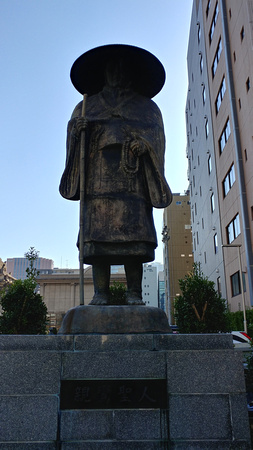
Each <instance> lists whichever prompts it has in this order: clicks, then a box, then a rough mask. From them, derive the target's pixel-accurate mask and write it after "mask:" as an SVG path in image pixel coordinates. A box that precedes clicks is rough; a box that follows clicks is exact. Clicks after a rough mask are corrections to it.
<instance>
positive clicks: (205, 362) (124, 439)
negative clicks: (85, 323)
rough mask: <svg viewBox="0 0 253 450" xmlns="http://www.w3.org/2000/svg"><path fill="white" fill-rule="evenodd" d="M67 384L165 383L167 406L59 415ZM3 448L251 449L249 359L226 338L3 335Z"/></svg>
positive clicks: (0, 398)
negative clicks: (246, 369)
mask: <svg viewBox="0 0 253 450" xmlns="http://www.w3.org/2000/svg"><path fill="white" fill-rule="evenodd" d="M66 380H69V382H70V384H71V383H73V380H78V381H82V382H85V380H89V382H90V381H92V380H93V381H98V382H99V381H101V380H111V383H112V384H113V380H117V383H118V381H119V380H122V381H123V380H125V381H126V380H128V381H131V383H135V382H136V384H137V381H139V382H140V381H141V380H142V382H145V380H148V381H150V380H162V381H163V380H166V384H165V383H164V382H163V383H162V381H161V383H162V384H163V385H164V384H165V388H166V386H167V393H166V401H165V404H166V407H165V408H164V407H162V408H158V407H156V408H151V407H150V406H148V407H142V408H136V406H135V407H131V405H129V404H127V407H125V406H126V403H122V406H120V407H117V408H115V409H110V408H106V409H102V408H100V409H99V408H97V407H96V408H94V409H92V408H85V407H83V406H82V408H81V409H72V407H70V408H69V409H61V404H62V400H63V399H62V398H61V396H62V395H63V394H61V385H62V384H63V381H66ZM84 384H85V383H84ZM84 394H85V391H84V392H83V395H84ZM150 397H152V395H151V396H150ZM86 400H87V402H88V401H89V400H88V398H86V399H85V397H84V398H83V402H84V403H82V405H84V404H85V401H86ZM125 400H126V398H125ZM87 405H88V404H87ZM124 405H125V406H124ZM89 406H90V405H89ZM0 448H1V450H7V449H8V450H16V449H19V450H49V449H50V450H51V449H61V450H81V449H85V450H86V449H88V450H90V449H91V450H102V449H103V450H111V449H114V450H116V449H117V450H118V449H119V450H121V449H122V450H127V449H132V450H136V449H138V450H139V449H166V448H169V449H194V450H197V449H214V448H215V449H222V450H225V449H230V448H233V449H234V448H237V449H250V448H251V446H250V434H249V421H248V413H247V405H246V395H245V383H244V373H243V365H242V357H241V354H240V353H239V352H235V351H234V350H233V344H232V337H231V336H230V335H222V334H220V335H171V334H163V335H159V334H145V335H137V334H136V335H78V336H73V335H68V336H4V335H0Z"/></svg>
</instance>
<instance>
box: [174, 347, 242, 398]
mask: <svg viewBox="0 0 253 450" xmlns="http://www.w3.org/2000/svg"><path fill="white" fill-rule="evenodd" d="M167 373H168V391H169V392H173V393H201V392H209V393H228V392H237V393H239V392H243V391H244V390H245V381H244V372H243V364H242V360H241V355H240V354H239V353H236V352H234V351H233V350H217V351H215V350H213V351H211V352H210V351H206V352H204V351H194V350H192V351H186V352H177V351H168V352H167ZM175 373H177V374H180V376H177V377H175Z"/></svg>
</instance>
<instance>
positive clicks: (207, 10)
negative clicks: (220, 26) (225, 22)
mask: <svg viewBox="0 0 253 450" xmlns="http://www.w3.org/2000/svg"><path fill="white" fill-rule="evenodd" d="M210 6H211V0H208V2H207V7H206V17H208V14H209V11H210Z"/></svg>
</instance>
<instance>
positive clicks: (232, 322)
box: [228, 309, 253, 367]
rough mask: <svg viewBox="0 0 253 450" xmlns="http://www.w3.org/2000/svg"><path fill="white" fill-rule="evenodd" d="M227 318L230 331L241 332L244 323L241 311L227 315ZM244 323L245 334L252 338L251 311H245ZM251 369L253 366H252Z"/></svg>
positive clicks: (252, 317)
mask: <svg viewBox="0 0 253 450" xmlns="http://www.w3.org/2000/svg"><path fill="white" fill-rule="evenodd" d="M228 318H229V326H230V329H231V330H233V331H242V330H243V329H244V323H243V320H244V318H243V311H235V312H231V311H229V313H228ZM246 321H247V330H248V331H247V333H248V335H249V336H250V337H251V338H253V309H247V310H246ZM252 367H253V365H252Z"/></svg>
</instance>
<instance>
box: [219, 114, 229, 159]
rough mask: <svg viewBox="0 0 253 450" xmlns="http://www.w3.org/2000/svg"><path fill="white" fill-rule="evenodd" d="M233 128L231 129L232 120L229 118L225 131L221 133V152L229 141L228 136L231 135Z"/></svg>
mask: <svg viewBox="0 0 253 450" xmlns="http://www.w3.org/2000/svg"><path fill="white" fill-rule="evenodd" d="M230 133H231V130H230V122H229V119H228V120H227V122H226V125H225V127H224V128H223V131H222V133H221V136H220V139H219V147H220V153H222V152H223V150H224V147H225V145H226V143H227V141H228V138H229V136H230Z"/></svg>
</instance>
